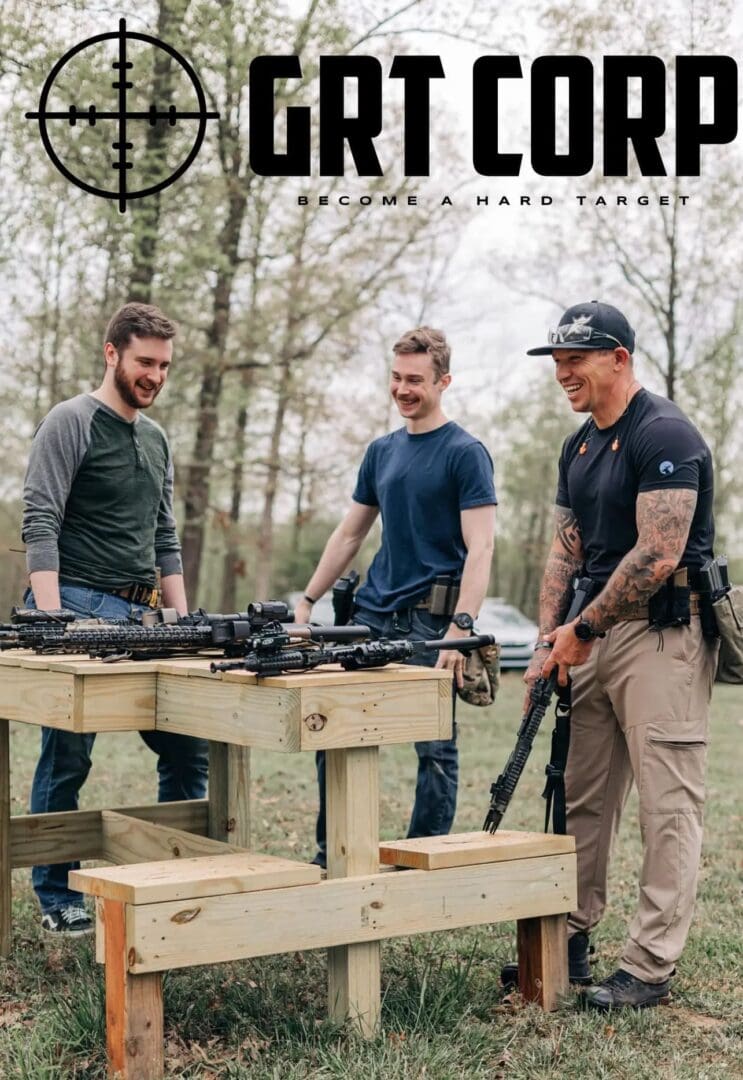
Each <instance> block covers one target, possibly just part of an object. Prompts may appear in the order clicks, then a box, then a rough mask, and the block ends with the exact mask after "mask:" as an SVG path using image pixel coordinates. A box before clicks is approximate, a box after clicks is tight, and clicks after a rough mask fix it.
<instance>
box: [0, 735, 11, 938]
mask: <svg viewBox="0 0 743 1080" xmlns="http://www.w3.org/2000/svg"><path fill="white" fill-rule="evenodd" d="M8 728H9V724H8V721H7V720H0V956H8V954H9V953H10V945H11V935H12V930H11V925H12V924H11V909H12V901H13V896H12V892H11V887H10V746H9V740H8Z"/></svg>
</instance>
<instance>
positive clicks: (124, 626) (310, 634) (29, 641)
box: [0, 600, 369, 661]
mask: <svg viewBox="0 0 743 1080" xmlns="http://www.w3.org/2000/svg"><path fill="white" fill-rule="evenodd" d="M293 618H294V613H293V611H291V609H290V608H289V607H287V605H286V604H284V603H281V602H280V601H276V600H271V601H267V602H265V603H256V604H249V605H248V608H247V610H246V611H241V612H235V613H234V614H231V615H211V614H209V613H207V612H206V611H204V610H203V609H200V610H199V611H195V612H191V613H190V614H188V615H181V616H179V615H178V614H177V613H176V612H175V611H174V610H172V609H168V608H165V609H160V610H158V611H152V612H149V611H146V612H144V613H143V614H142V615H141V616H137V617H136V618H135V619H133V620H131V621H128V622H124V621H120V622H106V621H103V620H99V619H86V620H77V619H76V617H75V613H74V612H71V611H64V610H60V611H54V612H45V611H36V610H34V609H24V608H14V609H13V613H12V620H13V621H12V622H11V623H6V624H4V625H0V651H1V650H3V649H35V650H36V652H39V653H87V654H88V655H89V656H93V657H101V658H102V659H104V660H108V661H113V660H121V659H137V660H151V659H156V658H158V657H160V658H163V657H178V656H194V655H196V654H198V653H200V652H204V651H208V650H213V649H219V650H220V651H221V652H222V654H223V655H224V656H230V657H237V656H244V655H245V654H246V653H250V654H253V653H256V652H258V653H263V652H265V651H269V652H271V651H276V650H278V649H280V648H282V647H285V646H287V645H289V644H291V643H293V642H294V641H298V640H309V641H328V640H329V641H336V640H343V641H347V640H349V639H352V638H363V637H368V636H369V629H368V627H365V626H355V627H346V626H342V627H332V626H324V627H308V626H293V625H289V626H287V625H285V624H287V623H289V624H291V622H292V620H293Z"/></svg>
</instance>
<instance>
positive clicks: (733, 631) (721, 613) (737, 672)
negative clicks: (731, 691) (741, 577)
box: [712, 585, 743, 683]
mask: <svg viewBox="0 0 743 1080" xmlns="http://www.w3.org/2000/svg"><path fill="white" fill-rule="evenodd" d="M712 608H713V610H714V613H715V619H716V620H717V629H718V630H719V632H720V658H719V660H718V662H717V675H716V676H715V681H716V682H726V683H743V586H741V585H733V587H732V588H731V589H730V591H729V592H728V593H726V594H725V596H723V597H722V598H721V599H720V600H717V601H716V602H715V603H714V604H713V605H712Z"/></svg>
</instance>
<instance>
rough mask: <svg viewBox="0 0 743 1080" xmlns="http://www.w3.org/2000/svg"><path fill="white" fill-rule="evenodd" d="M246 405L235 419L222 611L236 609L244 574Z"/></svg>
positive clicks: (223, 567)
mask: <svg viewBox="0 0 743 1080" xmlns="http://www.w3.org/2000/svg"><path fill="white" fill-rule="evenodd" d="M247 423H248V406H247V405H243V406H242V408H241V409H240V410H239V411H238V414H237V418H236V420H235V435H234V453H235V458H234V462H233V465H232V480H231V491H230V513H229V518H228V523H227V544H226V547H225V553H224V560H223V565H222V601H221V608H220V610H221V611H237V602H236V596H237V579H238V577H240V578H244V577H245V560H244V559H241V558H240V535H239V531H238V530H239V525H240V504H241V503H242V495H243V469H244V457H245V428H246V426H247Z"/></svg>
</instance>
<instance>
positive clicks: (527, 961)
mask: <svg viewBox="0 0 743 1080" xmlns="http://www.w3.org/2000/svg"><path fill="white" fill-rule="evenodd" d="M517 939H518V954H519V989H520V990H521V993H522V994H523V995H524V997H525V998H526V1000H527V1001H535V1002H536V1003H537V1004H539V1005H541V1006H542V1008H543V1009H545V1010H546V1011H547V1012H552V1011H553V1010H554V1009H556V1008H557V1005H558V1002H559V999H560V998H561V997H563V996H564V995H565V994H567V992H568V932H567V916H566V915H543V916H542V917H541V918H538V919H519V921H518V926H517Z"/></svg>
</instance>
